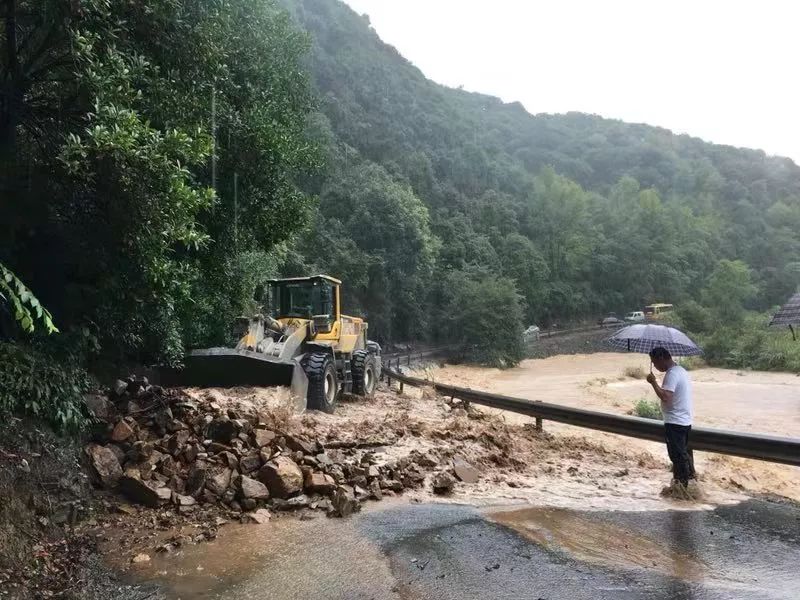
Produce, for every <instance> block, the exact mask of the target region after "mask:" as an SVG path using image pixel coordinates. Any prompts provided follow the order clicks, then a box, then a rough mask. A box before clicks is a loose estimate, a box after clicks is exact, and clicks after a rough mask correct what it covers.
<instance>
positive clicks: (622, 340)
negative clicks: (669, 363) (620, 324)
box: [606, 324, 703, 356]
mask: <svg viewBox="0 0 800 600" xmlns="http://www.w3.org/2000/svg"><path fill="white" fill-rule="evenodd" d="M606 343H607V344H609V345H611V346H613V347H614V348H616V349H617V350H627V351H628V352H641V353H642V354H648V353H649V352H650V351H651V350H652V349H653V348H659V347H660V348H666V349H667V350H668V351H669V353H670V354H672V355H673V356H697V355H698V354H702V353H703V351H702V350H701V349H700V347H699V346H698V345H697V344H695V343H694V342H693V341H692V340H690V339H689V338H688V337H687V335H686V334H685V333H683V332H682V331H680V330H678V329H675V328H674V327H666V326H664V325H652V324H651V325H644V324H640V325H629V326H628V327H625V328H624V329H620V330H619V331H618V332H617V333H615V334H614V335H613V336H611V337H610V338H608V339H607V340H606Z"/></svg>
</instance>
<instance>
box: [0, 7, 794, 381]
mask: <svg viewBox="0 0 800 600" xmlns="http://www.w3.org/2000/svg"><path fill="white" fill-rule="evenodd" d="M0 16H2V20H3V28H2V30H0V37H2V40H1V41H2V43H0V82H1V83H0V94H2V101H0V263H2V265H5V266H4V267H3V269H2V282H0V286H2V287H0V293H3V294H4V296H5V297H6V302H2V300H0V303H2V304H0V306H4V307H6V308H5V310H9V308H8V307H9V306H10V307H11V309H10V310H11V314H10V315H9V317H10V319H11V320H12V321H13V320H15V319H16V320H18V322H19V323H20V324H22V325H23V326H24V327H25V328H26V329H30V327H32V326H33V324H34V322H35V320H36V317H40V318H41V319H42V323H43V324H44V326H45V327H44V328H37V329H39V330H42V329H45V330H47V329H49V328H50V326H49V325H48V324H52V321H50V315H49V313H47V312H45V311H44V310H43V309H42V312H41V313H40V312H39V309H41V306H40V305H39V304H38V300H35V302H36V303H35V304H34V303H33V302H34V299H33V297H32V296H29V295H28V294H29V292H28V289H27V287H24V286H23V287H20V286H21V285H22V284H21V283H19V280H17V279H16V275H10V274H11V273H12V271H13V273H15V274H17V275H19V276H20V278H21V280H22V281H24V282H25V283H26V284H27V285H29V286H30V287H31V289H34V290H36V293H37V296H39V298H40V299H41V300H42V302H43V303H44V304H45V305H46V306H47V307H48V308H49V309H50V310H51V311H52V313H53V319H54V321H55V322H56V323H58V325H59V328H60V329H62V330H63V331H67V332H70V331H72V332H75V331H88V332H90V333H89V334H88V335H90V336H91V337H92V339H94V340H96V341H97V342H98V343H99V345H100V347H102V349H103V350H102V352H103V355H104V356H105V357H106V359H110V360H113V359H119V360H133V361H140V362H147V363H175V362H177V361H179V360H180V357H181V355H182V353H183V351H184V349H185V348H186V347H187V346H205V345H211V344H218V343H222V342H224V341H225V337H226V335H227V332H228V328H229V325H230V323H231V322H232V321H233V318H234V317H235V316H236V315H238V314H239V313H241V312H246V311H248V310H250V309H251V308H252V307H251V305H250V301H251V299H252V294H253V290H254V289H255V288H256V287H257V286H258V284H260V283H262V282H263V281H264V280H265V279H266V278H268V277H270V276H272V275H274V274H278V273H283V274H286V275H299V274H308V273H309V272H312V271H323V272H328V273H330V274H331V275H334V276H338V277H341V278H342V279H343V280H344V281H345V291H344V298H345V301H346V308H347V310H348V311H351V312H355V313H358V314H363V315H364V316H366V317H367V318H368V319H369V322H370V327H371V334H372V335H373V336H374V337H375V338H377V339H379V340H380V341H393V340H400V339H428V340H431V341H433V340H436V341H448V342H449V341H456V342H458V343H460V344H461V345H462V347H463V348H464V350H465V356H467V357H471V358H474V359H477V360H480V361H483V362H489V363H494V364H513V363H514V362H516V361H517V360H519V358H520V356H521V355H522V348H521V339H520V335H519V334H520V333H521V331H522V329H523V327H524V326H526V325H529V324H532V323H538V324H540V325H549V324H553V323H555V322H562V321H570V320H580V319H584V318H587V317H596V316H597V314H598V313H600V312H604V311H608V310H615V311H617V312H622V311H626V310H632V309H636V308H640V307H641V306H642V304H645V303H648V302H651V301H667V302H673V303H675V304H676V305H679V306H681V307H682V315H681V316H682V318H683V319H684V320H685V322H686V323H687V326H690V327H689V329H690V330H691V331H696V332H697V334H698V335H700V336H703V338H704V340H707V341H708V344H707V345H708V346H709V347H710V348H711V349H712V350H713V349H714V348H715V347H716V346H715V342H714V340H715V339H716V338H715V337H714V336H719V335H722V334H721V333H720V324H724V325H725V327H727V328H728V329H729V330H733V328H734V327H735V328H746V327H748V324H749V323H751V322H752V318H751V317H750V316H749V315H750V312H748V311H751V310H757V311H762V312H763V311H764V310H766V309H768V308H769V307H771V306H773V305H774V304H777V303H779V302H781V301H783V300H784V299H785V297H786V296H788V294H789V293H790V292H791V291H793V290H794V289H795V287H796V286H797V285H798V283H800V268H798V265H800V261H797V260H796V258H795V257H796V256H797V255H798V250H800V233H798V232H800V168H798V167H797V166H796V165H795V164H794V163H792V162H791V161H789V160H788V159H781V158H771V157H767V156H766V155H764V153H763V152H760V151H754V150H741V149H734V148H730V147H723V146H715V145H711V144H707V143H704V142H702V141H700V140H697V139H694V138H690V137H687V136H675V135H673V134H671V133H670V132H668V131H665V130H663V129H658V128H654V127H649V126H645V125H630V124H625V123H622V122H618V121H610V120H606V119H601V118H599V117H595V116H591V115H581V114H568V115H530V114H528V113H527V112H526V111H525V110H524V109H523V107H522V106H521V105H519V104H517V103H512V104H504V103H502V102H501V101H499V100H498V99H496V98H491V97H488V96H484V95H479V94H471V93H467V92H464V91H462V90H455V89H448V88H444V87H442V86H439V85H436V84H434V83H432V82H430V81H428V80H427V79H425V77H424V76H423V75H422V74H421V73H420V72H419V70H418V69H416V68H415V67H413V66H412V65H411V64H410V63H409V62H408V61H406V60H405V59H403V58H402V57H401V56H400V55H399V54H398V53H397V52H396V51H395V50H394V49H393V48H391V47H389V46H387V45H385V44H383V43H382V42H381V41H380V40H379V38H378V37H377V35H376V34H375V32H374V31H372V30H371V29H370V27H369V23H368V21H367V20H366V18H364V17H360V16H358V15H356V14H355V13H353V12H352V11H351V10H350V9H349V8H347V6H345V5H344V4H343V3H341V2H339V1H338V0H283V5H282V6H281V5H279V4H278V0H234V1H231V2H224V3H220V2H215V1H211V0H196V1H193V2H187V1H183V0H159V1H156V2H145V3H130V2H128V3H123V2H118V1H116V0H81V1H79V2H71V3H65V2H62V1H60V0H7V1H4V2H3V3H2V5H1V6H0ZM9 277H10V278H9ZM11 292H13V294H12V293H11ZM14 298H16V299H17V300H19V302H15V300H14ZM2 320H3V317H2V315H0V321H2ZM6 320H8V318H6ZM65 339H70V338H65ZM736 339H737V343H738V340H740V339H741V340H745V339H747V336H742V337H741V338H736ZM770 339H771V338H770ZM729 341H730V343H733V339H731V340H729ZM762 341H763V340H762ZM726 343H727V342H726ZM764 343H767V342H764ZM722 345H724V344H722ZM720 347H722V346H720ZM726 352H727V350H726ZM728 354H730V352H728ZM17 362H18V363H19V364H23V363H24V361H22V362H20V361H17ZM767 362H770V361H767ZM772 362H774V361H772ZM30 364H34V363H30ZM35 364H39V363H35ZM21 368H23V369H24V368H26V367H24V364H23V367H21Z"/></svg>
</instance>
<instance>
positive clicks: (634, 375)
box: [418, 352, 800, 500]
mask: <svg viewBox="0 0 800 600" xmlns="http://www.w3.org/2000/svg"><path fill="white" fill-rule="evenodd" d="M648 372H649V359H648V358H647V356H646V355H640V354H622V353H612V352H609V353H597V354H583V355H581V354H577V355H560V356H554V357H551V358H546V359H534V360H525V361H523V362H522V363H521V364H520V365H519V366H518V367H515V368H513V369H507V370H499V369H485V368H477V367H470V366H463V365H458V366H453V365H448V366H445V367H443V368H433V369H426V370H424V371H420V372H419V373H418V374H419V375H423V376H426V377H429V378H433V379H436V380H437V381H443V382H448V383H452V384H454V385H459V386H463V387H471V388H474V389H481V390H486V391H491V392H494V393H498V394H505V395H508V396H515V397H519V398H527V399H530V400H541V401H544V402H552V403H556V404H564V405H567V406H575V407H580V408H587V409H592V410H600V411H604V412H609V413H616V414H629V413H630V411H631V410H632V408H633V407H634V405H635V404H636V402H637V401H638V400H639V399H641V398H650V399H654V398H655V396H654V395H653V393H652V390H651V388H650V386H649V385H648V384H647V382H645V381H644V379H643V378H644V377H645V376H646V374H647V373H648ZM690 376H691V378H692V380H693V382H694V408H695V418H694V422H695V425H698V426H704V427H715V428H720V429H731V430H736V431H743V432H748V433H766V434H772V435H781V436H788V437H800V377H798V376H796V375H794V374H790V373H764V372H757V371H735V370H728V369H714V368H701V369H696V370H692V371H691V372H690ZM497 412H500V413H502V414H503V416H504V418H505V419H507V420H508V421H510V422H525V421H529V420H530V419H529V418H528V417H524V416H522V415H517V414H514V413H509V412H504V411H497ZM545 428H546V430H547V431H551V432H554V433H559V434H568V435H576V436H580V437H582V438H585V439H587V440H591V441H593V442H596V443H598V444H601V445H602V446H603V447H605V448H608V449H609V450H615V449H621V448H625V449H633V448H636V449H641V450H642V451H646V452H649V453H650V454H652V455H653V457H655V458H657V459H660V460H663V459H665V458H666V452H665V450H664V446H663V445H662V444H657V443H654V442H647V441H644V440H637V439H632V438H626V437H622V436H618V435H614V434H608V433H603V432H597V431H591V430H588V429H582V428H577V427H571V426H569V425H561V424H558V423H546V424H545ZM696 454H697V456H696V462H697V465H698V467H699V468H700V469H701V470H703V471H704V472H705V474H706V475H707V476H708V477H709V478H715V479H717V480H721V479H723V478H724V479H725V480H726V481H728V482H733V485H734V486H735V487H737V488H740V489H744V490H747V491H751V492H760V493H776V494H780V495H784V496H787V497H790V498H794V499H796V500H800V468H798V467H790V466H786V465H777V464H772V463H764V462H760V461H753V460H747V459H740V458H736V457H729V456H722V455H714V454H710V453H696Z"/></svg>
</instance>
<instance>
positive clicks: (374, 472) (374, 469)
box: [367, 465, 381, 479]
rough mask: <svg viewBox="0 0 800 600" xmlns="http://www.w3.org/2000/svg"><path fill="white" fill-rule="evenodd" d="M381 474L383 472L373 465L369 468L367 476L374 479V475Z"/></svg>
mask: <svg viewBox="0 0 800 600" xmlns="http://www.w3.org/2000/svg"><path fill="white" fill-rule="evenodd" d="M380 476H381V472H380V470H379V469H378V467H376V466H375V465H372V466H371V467H369V468H368V469H367V477H369V478H370V479H372V478H373V477H380Z"/></svg>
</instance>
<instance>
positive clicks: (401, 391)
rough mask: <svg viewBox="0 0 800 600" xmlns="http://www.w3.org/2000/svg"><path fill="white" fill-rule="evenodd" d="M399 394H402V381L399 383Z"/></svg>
mask: <svg viewBox="0 0 800 600" xmlns="http://www.w3.org/2000/svg"><path fill="white" fill-rule="evenodd" d="M399 393H400V394H402V393H403V382H402V381H401V382H400V392H399Z"/></svg>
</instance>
